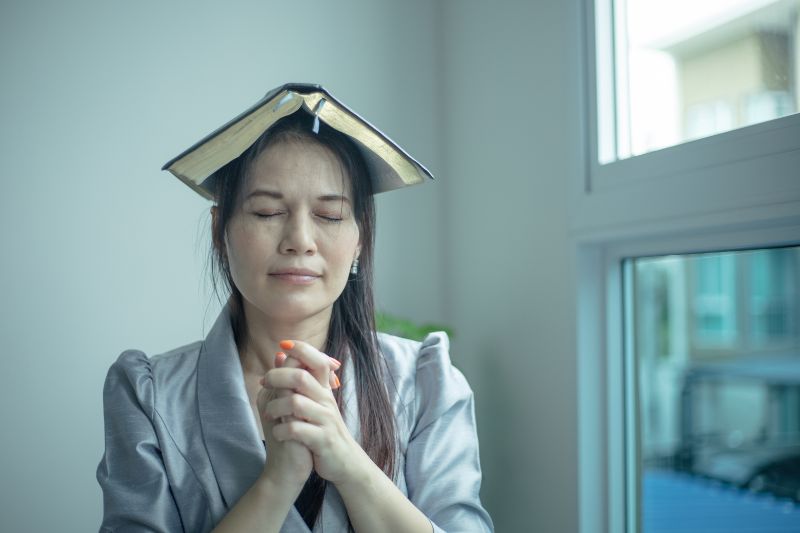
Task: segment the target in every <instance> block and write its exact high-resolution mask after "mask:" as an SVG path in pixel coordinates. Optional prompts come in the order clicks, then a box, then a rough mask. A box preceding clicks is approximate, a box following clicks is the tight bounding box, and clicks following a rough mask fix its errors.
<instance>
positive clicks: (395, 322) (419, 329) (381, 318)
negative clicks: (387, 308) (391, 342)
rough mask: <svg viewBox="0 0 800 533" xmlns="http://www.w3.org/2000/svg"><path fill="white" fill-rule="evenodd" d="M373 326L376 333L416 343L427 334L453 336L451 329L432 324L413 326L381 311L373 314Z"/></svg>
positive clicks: (412, 323) (411, 323) (413, 324)
mask: <svg viewBox="0 0 800 533" xmlns="http://www.w3.org/2000/svg"><path fill="white" fill-rule="evenodd" d="M375 326H376V328H377V329H378V331H382V332H384V333H389V334H391V335H397V336H398V337H405V338H406V339H412V340H416V341H421V340H423V339H424V338H425V337H426V336H427V335H428V333H431V332H433V331H444V332H445V333H447V335H448V336H450V337H452V336H453V328H450V327H448V326H443V325H442V324H433V323H427V324H415V323H414V322H412V321H411V320H408V319H405V318H400V317H397V316H394V315H391V314H389V313H385V312H383V311H378V312H377V313H376V314H375Z"/></svg>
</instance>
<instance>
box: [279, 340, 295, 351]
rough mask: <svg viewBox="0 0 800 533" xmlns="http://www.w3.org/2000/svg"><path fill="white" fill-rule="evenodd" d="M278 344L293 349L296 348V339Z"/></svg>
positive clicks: (285, 348)
mask: <svg viewBox="0 0 800 533" xmlns="http://www.w3.org/2000/svg"><path fill="white" fill-rule="evenodd" d="M278 345H279V346H280V347H281V348H283V349H284V350H291V349H292V348H294V341H281V342H279V343H278Z"/></svg>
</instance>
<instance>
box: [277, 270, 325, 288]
mask: <svg viewBox="0 0 800 533" xmlns="http://www.w3.org/2000/svg"><path fill="white" fill-rule="evenodd" d="M269 275H270V277H271V278H273V279H278V280H280V281H283V282H286V283H289V284H292V285H308V284H310V283H314V281H316V280H318V279H319V278H320V277H321V274H320V273H319V272H316V271H314V270H309V269H307V268H282V269H280V270H276V271H274V272H270V273H269Z"/></svg>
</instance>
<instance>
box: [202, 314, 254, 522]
mask: <svg viewBox="0 0 800 533" xmlns="http://www.w3.org/2000/svg"><path fill="white" fill-rule="evenodd" d="M229 307H230V304H227V305H225V307H224V308H223V309H222V311H221V312H220V314H219V317H217V321H216V322H215V323H214V326H213V327H212V328H211V331H209V333H208V336H207V337H206V340H205V342H204V343H203V346H202V347H201V349H200V355H199V360H198V363H197V381H198V383H197V403H198V406H199V408H200V424H201V427H202V431H203V438H204V439H205V442H206V449H207V450H208V456H209V458H210V459H211V465H212V467H213V469H214V475H215V476H216V478H217V482H218V483H219V487H220V491H221V492H222V497H223V499H224V500H225V505H226V506H227V507H228V508H230V507H232V506H233V505H234V504H235V503H236V502H237V501H238V500H239V498H241V496H242V495H243V494H244V493H245V492H246V491H247V489H248V488H250V486H251V485H252V484H253V482H254V481H255V480H256V478H257V477H258V475H259V474H260V473H261V470H262V469H263V468H264V460H265V458H266V454H265V452H264V447H263V445H262V443H261V439H260V438H259V433H258V428H257V427H256V421H255V420H254V418H253V414H252V411H251V410H250V401H249V399H248V398H247V391H246V390H245V387H244V376H243V374H242V367H241V364H240V363H239V352H238V350H237V349H236V343H235V342H234V339H233V330H232V328H231V322H230V309H229Z"/></svg>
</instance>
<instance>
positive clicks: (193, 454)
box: [97, 306, 493, 533]
mask: <svg viewBox="0 0 800 533" xmlns="http://www.w3.org/2000/svg"><path fill="white" fill-rule="evenodd" d="M378 340H379V347H380V351H381V353H382V355H383V357H385V359H386V362H387V364H388V368H389V378H390V379H388V380H387V381H388V383H387V388H388V390H389V396H390V399H391V401H392V406H393V409H394V414H395V420H396V422H397V434H398V435H397V436H398V441H399V450H400V453H399V454H398V465H399V468H398V472H399V474H398V478H397V479H396V481H395V483H396V485H397V486H398V487H399V488H400V490H401V491H402V492H403V493H404V494H406V495H407V496H408V498H409V499H410V500H411V502H413V503H414V505H416V506H417V508H418V509H420V510H421V511H422V512H423V513H425V515H426V516H428V518H429V519H430V520H431V522H432V524H433V529H434V531H437V532H438V531H469V532H482V531H493V526H492V521H491V519H490V518H489V515H488V514H487V512H486V511H485V510H484V508H483V506H482V505H481V502H480V498H479V494H478V493H479V490H480V484H481V469H480V463H479V458H478V439H477V435H476V431H475V414H474V405H473V397H472V391H471V389H470V387H469V385H468V384H467V382H466V380H465V379H464V376H463V375H462V374H461V372H459V371H458V370H457V369H456V368H454V367H453V366H452V365H451V364H450V357H449V355H448V339H447V336H446V335H445V334H444V333H432V334H430V335H429V336H428V337H427V338H426V339H425V340H424V341H423V342H422V343H419V342H414V341H409V340H406V339H401V338H399V337H394V336H391V335H385V334H379V335H378ZM348 368H349V369H350V371H349V372H347V373H345V375H344V376H343V379H342V387H343V389H342V394H343V403H344V408H343V412H344V419H345V422H346V423H347V426H348V428H349V429H350V431H351V433H352V434H353V436H354V437H355V438H356V439H357V440H358V435H359V429H358V416H357V404H356V398H355V391H354V388H353V386H352V383H353V379H352V373H351V372H352V367H351V365H348ZM103 402H104V413H105V453H104V454H103V458H102V460H101V461H100V465H99V466H98V468H97V480H98V482H99V483H100V486H101V488H102V489H103V509H104V512H103V523H102V525H101V527H100V530H101V531H102V532H108V531H164V532H170V533H172V532H178V531H186V532H206V531H210V530H211V529H213V528H214V526H215V525H216V524H217V523H219V522H220V521H221V520H222V518H223V517H224V516H225V514H226V513H227V512H228V510H229V509H230V508H231V507H232V506H233V505H234V504H235V503H236V502H237V501H238V500H239V498H240V497H241V496H242V495H243V494H244V493H245V492H246V491H247V490H248V489H249V488H250V486H251V485H252V484H253V482H254V481H255V480H256V478H257V477H258V475H259V473H260V472H261V470H262V469H263V466H264V461H265V459H266V454H265V451H264V446H263V443H262V441H261V439H260V436H259V432H258V426H257V424H258V423H259V422H258V421H257V420H256V419H255V417H254V416H253V413H252V410H251V409H250V403H249V401H248V397H247V393H246V391H245V387H244V379H243V375H242V370H241V366H240V364H239V357H238V351H237V349H236V345H235V343H234V340H233V332H232V329H231V325H230V315H229V310H228V307H227V306H226V307H224V308H223V310H222V312H221V313H220V315H219V317H218V318H217V321H216V322H215V324H214V326H213V327H212V329H211V331H210V332H209V333H208V336H207V337H206V339H205V341H197V342H195V343H192V344H188V345H186V346H183V347H180V348H177V349H175V350H172V351H170V352H167V353H164V354H160V355H156V356H153V357H151V358H148V357H147V356H146V355H145V354H144V353H142V352H140V351H136V350H127V351H125V352H123V353H122V354H121V355H120V356H119V359H117V361H116V362H115V363H114V364H113V365H112V366H111V368H110V370H109V371H108V377H107V378H106V382H105V387H104V390H103ZM309 531H310V530H309V528H308V527H307V526H306V524H305V522H304V521H303V519H302V517H301V516H300V514H299V513H298V512H297V510H296V509H295V508H294V507H292V508H291V509H290V511H289V515H288V517H287V518H286V521H285V522H284V524H283V527H282V528H281V532H282V533H294V532H304V533H307V532H309ZM313 531H315V532H322V531H324V532H344V531H348V519H347V510H346V508H345V506H344V503H343V502H342V499H341V497H340V496H339V493H338V492H337V491H336V487H335V486H333V485H332V484H329V485H328V486H327V489H326V492H325V497H324V500H323V504H322V508H321V511H320V516H319V518H318V520H317V523H316V525H315V527H314V529H313Z"/></svg>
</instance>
